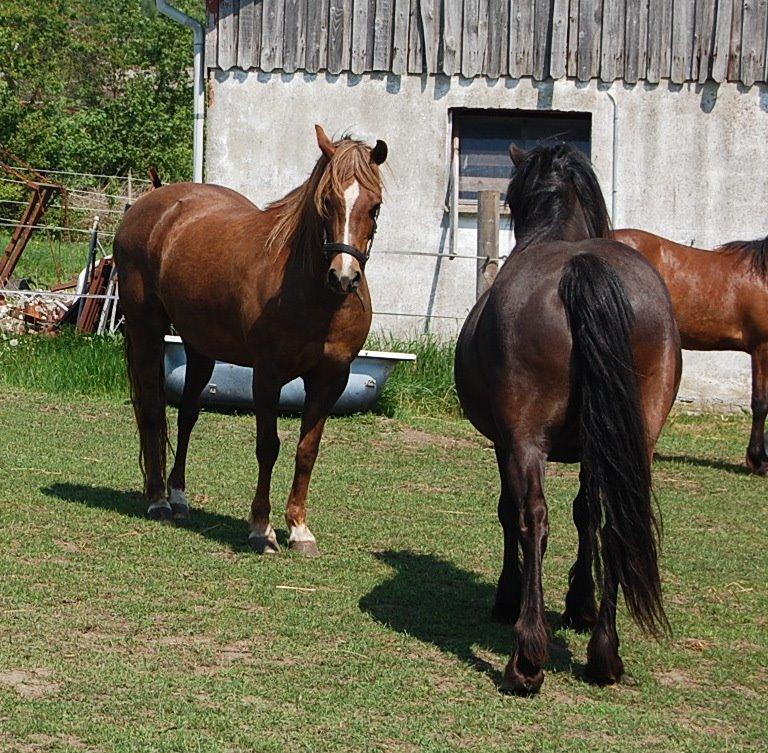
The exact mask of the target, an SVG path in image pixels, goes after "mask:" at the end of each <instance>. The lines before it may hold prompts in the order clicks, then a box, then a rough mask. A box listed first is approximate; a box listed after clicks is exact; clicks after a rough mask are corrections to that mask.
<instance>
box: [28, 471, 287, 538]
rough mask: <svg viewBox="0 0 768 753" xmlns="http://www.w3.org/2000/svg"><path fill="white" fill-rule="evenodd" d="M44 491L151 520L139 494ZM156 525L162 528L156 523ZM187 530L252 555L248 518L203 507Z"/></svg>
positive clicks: (97, 489)
mask: <svg viewBox="0 0 768 753" xmlns="http://www.w3.org/2000/svg"><path fill="white" fill-rule="evenodd" d="M41 491H42V492H43V494H45V495H46V496H48V497H56V498H57V499H61V500H63V501H64V502H76V503H77V504H80V505H85V506H86V507H92V508H95V509H99V510H111V511H113V512H119V513H120V514H121V515H125V516H127V517H129V518H138V519H140V520H143V521H146V520H147V514H146V511H147V502H146V499H145V498H144V495H143V494H140V493H139V492H126V491H118V490H117V489H110V488H109V487H106V486H86V485H84V484H70V483H60V484H51V485H50V486H44V487H43V488H42V489H41ZM154 525H161V524H160V523H155V524H154ZM184 529H185V530H189V531H191V532H192V533H196V534H198V535H199V536H204V537H205V538H207V539H210V540H211V541H215V542H218V543H219V544H224V545H225V546H228V547H229V548H230V549H231V550H232V551H233V552H245V551H250V548H249V546H248V523H247V522H246V521H245V519H244V518H233V517H232V516H231V515H222V514H220V513H215V512H209V511H208V510H204V509H202V508H200V507H193V508H192V511H191V520H190V522H189V523H188V524H187V525H185V526H184ZM277 535H278V541H279V542H280V543H281V544H285V543H286V542H287V538H288V534H287V533H286V532H285V531H277Z"/></svg>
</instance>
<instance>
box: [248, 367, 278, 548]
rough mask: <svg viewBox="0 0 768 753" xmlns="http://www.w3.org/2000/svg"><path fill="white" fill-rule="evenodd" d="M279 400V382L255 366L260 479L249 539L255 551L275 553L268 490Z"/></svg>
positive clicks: (274, 454)
mask: <svg viewBox="0 0 768 753" xmlns="http://www.w3.org/2000/svg"><path fill="white" fill-rule="evenodd" d="M279 400H280V382H279V380H278V379H277V378H276V377H274V376H273V375H267V374H263V373H261V372H260V371H258V370H256V369H254V373H253V404H254V409H255V411H256V459H257V461H258V463H259V480H258V482H257V484H256V495H255V496H254V498H253V502H252V504H251V515H250V518H249V522H250V524H251V533H250V535H249V536H248V542H249V543H250V545H251V548H252V549H253V550H254V551H255V552H257V553H258V554H275V553H277V552H279V551H280V547H279V546H278V544H277V536H276V535H275V529H274V528H272V524H271V523H270V522H269V514H270V511H271V505H270V502H269V490H270V487H271V485H272V469H273V468H274V467H275V463H276V462H277V455H278V453H279V452H280V438H279V437H278V434H277V407H278V402H279Z"/></svg>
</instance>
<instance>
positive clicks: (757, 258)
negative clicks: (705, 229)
mask: <svg viewBox="0 0 768 753" xmlns="http://www.w3.org/2000/svg"><path fill="white" fill-rule="evenodd" d="M715 251H717V252H718V253H725V254H744V255H745V256H747V255H748V256H749V257H750V262H749V266H750V268H751V269H752V271H753V272H755V273H757V274H759V275H762V276H763V277H768V235H767V236H766V237H765V238H758V239H757V240H754V241H731V242H730V243H724V244H723V245H722V246H718V247H717V248H716V249H715Z"/></svg>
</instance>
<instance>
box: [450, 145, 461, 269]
mask: <svg viewBox="0 0 768 753" xmlns="http://www.w3.org/2000/svg"><path fill="white" fill-rule="evenodd" d="M450 210H451V217H450V222H451V243H450V252H449V255H450V257H451V259H453V257H454V256H456V248H457V244H458V235H459V137H458V136H454V137H453V139H451V206H450Z"/></svg>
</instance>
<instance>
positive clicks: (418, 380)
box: [0, 329, 459, 416]
mask: <svg viewBox="0 0 768 753" xmlns="http://www.w3.org/2000/svg"><path fill="white" fill-rule="evenodd" d="M11 343H15V344H14V345H12V344H11ZM367 347H369V348H371V349H379V350H394V351H401V352H408V353H416V355H417V360H416V363H402V364H399V365H398V366H397V367H396V368H395V371H394V372H393V374H392V376H391V377H390V378H389V380H387V383H386V385H385V387H384V392H383V394H382V396H381V399H380V402H379V405H378V410H379V412H381V413H383V414H385V415H388V416H405V415H409V416H418V415H453V416H456V415H458V412H459V406H458V401H457V399H456V389H455V387H454V384H453V343H451V342H442V341H440V340H437V339H433V338H428V337H424V338H414V339H411V340H395V339H392V338H386V339H385V338H378V339H373V338H372V339H371V340H370V341H369V342H368V343H367ZM0 384H4V385H6V386H8V387H26V388H32V389H36V390H42V391H44V392H49V393H52V394H59V395H92V396H104V397H113V398H115V399H118V400H122V399H125V398H126V397H127V396H128V381H127V378H126V375H125V361H124V355H123V340H122V337H121V336H120V335H116V336H111V335H107V336H103V337H98V336H83V335H78V334H76V333H75V332H73V331H72V330H71V329H65V330H64V331H63V332H62V333H61V335H59V336H58V337H52V338H50V337H39V336H37V335H28V336H23V337H20V336H16V335H13V336H11V335H5V336H3V335H0Z"/></svg>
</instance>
